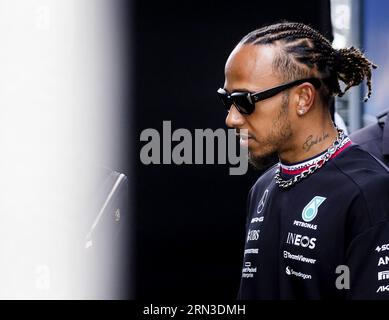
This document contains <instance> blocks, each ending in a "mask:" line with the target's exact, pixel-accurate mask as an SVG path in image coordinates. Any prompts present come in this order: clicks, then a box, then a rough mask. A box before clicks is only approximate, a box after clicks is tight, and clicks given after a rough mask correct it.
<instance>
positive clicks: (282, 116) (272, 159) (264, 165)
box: [249, 93, 292, 171]
mask: <svg viewBox="0 0 389 320" xmlns="http://www.w3.org/2000/svg"><path fill="white" fill-rule="evenodd" d="M288 107H289V96H288V94H287V93H285V94H284V95H283V99H282V105H281V108H280V111H279V113H278V116H277V117H276V119H275V120H274V121H273V124H272V128H273V129H272V130H271V132H270V134H269V135H268V136H267V137H266V139H264V140H263V141H261V142H260V143H261V144H263V145H264V146H266V150H264V151H263V152H262V154H259V155H255V154H252V153H251V152H249V163H250V164H251V166H252V167H254V169H256V170H261V171H263V170H266V169H268V168H269V167H271V166H272V165H274V164H276V163H277V162H278V161H279V158H278V151H279V150H280V147H281V146H282V145H284V144H285V143H286V142H287V141H288V140H289V139H290V138H291V136H292V128H291V124H290V121H289V118H288Z"/></svg>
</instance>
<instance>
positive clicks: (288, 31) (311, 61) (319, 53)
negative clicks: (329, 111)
mask: <svg viewBox="0 0 389 320" xmlns="http://www.w3.org/2000/svg"><path fill="white" fill-rule="evenodd" d="M240 44H253V45H268V44H281V46H280V52H279V54H277V55H276V56H275V57H274V60H273V70H274V71H275V72H276V73H279V74H281V75H282V77H283V78H284V80H295V79H297V78H302V77H309V76H312V75H313V74H316V75H317V76H318V77H320V78H321V79H322V81H323V83H324V84H325V89H324V91H323V90H321V97H322V98H323V99H325V101H326V102H329V99H330V98H331V97H332V96H339V97H342V96H343V95H344V94H345V92H346V91H347V90H349V89H350V88H351V87H353V86H357V85H359V84H360V83H362V82H363V81H364V80H365V79H366V85H367V88H368V92H367V95H366V97H365V101H367V100H368V99H369V98H370V96H371V93H372V86H371V76H372V69H376V68H377V66H376V65H375V64H373V63H372V62H370V61H369V60H368V59H367V58H366V57H365V55H364V54H363V53H362V52H361V51H360V50H359V49H356V48H354V47H350V48H348V49H340V50H337V49H334V48H333V47H332V44H331V42H330V41H328V40H327V39H326V38H325V37H324V36H322V35H321V34H320V33H319V32H317V31H315V30H314V29H312V28H311V27H309V26H307V25H305V24H303V23H293V22H282V23H277V24H272V25H269V26H266V27H264V28H261V29H257V30H254V31H252V32H250V33H249V34H248V35H246V36H245V37H244V38H243V39H242V40H241V41H240ZM339 80H340V81H342V82H343V83H344V84H345V89H344V90H342V89H341V86H340V83H339Z"/></svg>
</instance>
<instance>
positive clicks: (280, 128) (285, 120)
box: [224, 45, 292, 167]
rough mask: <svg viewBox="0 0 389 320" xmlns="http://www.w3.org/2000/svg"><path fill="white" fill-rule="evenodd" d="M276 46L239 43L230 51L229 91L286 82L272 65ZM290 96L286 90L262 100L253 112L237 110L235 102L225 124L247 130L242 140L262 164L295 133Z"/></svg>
mask: <svg viewBox="0 0 389 320" xmlns="http://www.w3.org/2000/svg"><path fill="white" fill-rule="evenodd" d="M276 50H277V49H276V48H275V47H274V46H257V45H239V46H238V47H236V48H235V49H234V50H233V52H232V53H231V55H230V57H229V58H228V60H227V63H226V67H225V83H224V89H225V90H226V91H228V92H229V93H230V94H231V93H232V92H238V91H246V92H247V91H249V92H252V93H253V92H259V91H263V90H267V89H270V88H272V87H275V86H278V85H280V84H282V83H283V81H282V80H281V79H280V77H279V76H277V75H276V74H274V72H273V69H272V61H273V57H274V55H275V54H276ZM288 105H289V102H288V96H287V94H286V93H285V92H282V93H279V94H277V95H276V96H274V97H272V98H269V99H266V100H263V101H259V102H257V103H256V104H255V110H254V112H253V113H252V114H250V115H244V114H241V113H239V112H238V110H237V109H236V108H235V106H234V105H233V106H232V107H231V109H230V111H229V113H228V115H227V118H226V124H227V126H228V127H231V128H235V129H236V131H237V133H239V132H240V130H241V129H246V130H247V131H248V136H246V135H244V134H243V133H242V135H241V137H240V143H241V145H242V146H244V147H248V150H249V156H250V162H251V163H252V164H253V165H254V166H256V167H261V166H262V165H261V164H262V163H263V162H264V161H266V159H268V158H269V157H271V156H272V155H274V154H275V153H279V152H280V151H283V150H285V148H287V142H288V140H289V139H290V137H291V135H292V130H291V125H290V121H289V108H288Z"/></svg>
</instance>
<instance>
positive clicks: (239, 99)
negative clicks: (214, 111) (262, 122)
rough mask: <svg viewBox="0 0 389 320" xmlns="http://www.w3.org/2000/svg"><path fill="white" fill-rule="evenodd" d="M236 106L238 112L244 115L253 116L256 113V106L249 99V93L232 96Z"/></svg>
mask: <svg viewBox="0 0 389 320" xmlns="http://www.w3.org/2000/svg"><path fill="white" fill-rule="evenodd" d="M232 100H233V101H234V104H235V106H236V107H237V109H238V111H239V112H240V113H243V114H251V113H253V111H254V108H255V105H254V104H252V103H251V102H250V101H249V100H248V99H247V93H243V92H242V93H238V94H234V95H233V96H232Z"/></svg>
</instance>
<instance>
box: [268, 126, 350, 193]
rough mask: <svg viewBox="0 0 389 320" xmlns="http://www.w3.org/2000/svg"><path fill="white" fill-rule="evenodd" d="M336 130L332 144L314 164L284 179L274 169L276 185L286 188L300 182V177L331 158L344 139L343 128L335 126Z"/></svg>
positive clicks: (306, 175) (302, 177)
mask: <svg viewBox="0 0 389 320" xmlns="http://www.w3.org/2000/svg"><path fill="white" fill-rule="evenodd" d="M337 130H338V137H337V139H336V140H335V141H334V143H333V144H332V146H331V147H329V148H328V149H327V151H326V153H325V154H323V156H322V157H321V158H320V160H318V161H317V162H316V163H315V164H314V165H312V166H310V167H309V168H308V169H306V170H304V171H303V172H301V173H300V174H298V175H295V176H294V177H293V178H292V179H289V180H284V179H282V178H281V175H280V168H278V169H277V171H276V175H275V177H274V178H275V180H276V183H277V185H278V186H279V187H280V188H283V189H288V188H290V187H291V186H293V185H294V184H296V183H298V182H300V181H301V180H302V179H305V178H306V177H308V176H309V175H311V174H313V173H314V172H315V171H316V170H318V169H320V168H321V167H322V166H323V165H324V164H325V163H326V162H327V161H329V160H330V159H331V157H332V155H333V154H334V153H335V152H336V151H338V150H339V148H340V146H341V144H342V141H343V139H344V132H343V130H341V129H339V128H337Z"/></svg>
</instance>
